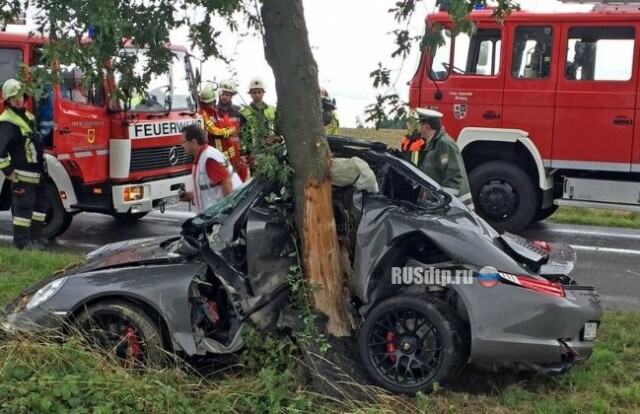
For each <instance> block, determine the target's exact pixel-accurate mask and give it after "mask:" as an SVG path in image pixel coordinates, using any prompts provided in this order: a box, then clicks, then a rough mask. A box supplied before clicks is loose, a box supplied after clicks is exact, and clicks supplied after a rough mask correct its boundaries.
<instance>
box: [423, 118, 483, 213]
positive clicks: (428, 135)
mask: <svg viewBox="0 0 640 414" xmlns="http://www.w3.org/2000/svg"><path fill="white" fill-rule="evenodd" d="M416 115H417V117H418V122H419V124H420V136H421V138H422V139H423V140H424V141H425V145H424V146H423V149H422V150H421V151H420V152H423V153H424V154H420V155H421V156H422V157H423V158H422V160H419V163H418V167H419V168H420V169H421V170H422V171H424V173H425V174H427V175H428V176H429V177H431V178H432V179H433V180H435V181H436V182H437V183H438V184H440V185H441V186H442V187H443V188H444V190H445V191H447V192H448V193H449V194H451V195H453V196H456V197H458V198H459V199H460V201H462V202H463V203H464V204H465V205H466V206H467V207H469V208H470V209H473V200H472V198H471V192H470V191H469V181H468V179H467V172H466V170H465V167H464V162H463V160H462V155H461V154H460V150H459V149H458V145H457V144H456V142H455V141H454V140H453V139H452V138H451V137H450V136H449V135H448V134H447V132H446V131H445V129H444V127H443V126H442V113H440V112H438V111H434V110H432V109H424V108H418V109H416Z"/></svg>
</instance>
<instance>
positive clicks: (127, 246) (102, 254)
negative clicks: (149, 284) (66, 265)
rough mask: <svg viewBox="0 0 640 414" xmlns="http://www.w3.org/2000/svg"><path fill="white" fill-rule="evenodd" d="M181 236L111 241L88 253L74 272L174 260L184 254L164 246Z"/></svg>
mask: <svg viewBox="0 0 640 414" xmlns="http://www.w3.org/2000/svg"><path fill="white" fill-rule="evenodd" d="M179 238H180V236H179V235H175V236H171V237H167V236H161V237H148V238H142V239H133V240H126V241H122V242H117V243H110V244H107V245H105V246H103V247H101V248H99V249H97V250H94V251H92V252H90V253H89V254H87V256H86V258H85V260H84V262H83V263H82V264H81V265H80V266H78V267H77V268H75V269H74V270H75V271H74V273H85V272H91V271H95V270H100V269H107V268H112V267H121V266H123V265H140V264H149V263H164V262H167V261H174V260H176V259H180V258H181V257H182V256H181V255H180V254H177V253H172V252H170V251H169V250H168V249H166V248H165V247H164V246H166V244H167V243H168V242H170V241H173V240H177V239H179Z"/></svg>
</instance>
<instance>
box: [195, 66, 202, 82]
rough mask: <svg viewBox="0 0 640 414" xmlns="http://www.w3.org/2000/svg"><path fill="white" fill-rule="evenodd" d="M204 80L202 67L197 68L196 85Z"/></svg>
mask: <svg viewBox="0 0 640 414" xmlns="http://www.w3.org/2000/svg"><path fill="white" fill-rule="evenodd" d="M201 82H202V75H201V74H200V68H196V85H200V83H201Z"/></svg>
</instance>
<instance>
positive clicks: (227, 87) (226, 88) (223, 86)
mask: <svg viewBox="0 0 640 414" xmlns="http://www.w3.org/2000/svg"><path fill="white" fill-rule="evenodd" d="M222 92H229V93H230V94H232V95H235V94H236V93H237V91H236V86H235V85H234V84H233V82H232V81H230V80H224V81H222V82H220V93H222Z"/></svg>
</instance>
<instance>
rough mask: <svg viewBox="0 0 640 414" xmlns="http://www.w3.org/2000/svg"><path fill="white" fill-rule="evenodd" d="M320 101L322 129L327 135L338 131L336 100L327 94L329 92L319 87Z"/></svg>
mask: <svg viewBox="0 0 640 414" xmlns="http://www.w3.org/2000/svg"><path fill="white" fill-rule="evenodd" d="M320 101H321V102H322V122H323V124H324V130H325V132H326V133H327V134H328V135H334V134H337V133H338V128H340V121H339V120H338V114H337V113H336V109H337V107H336V100H335V98H334V99H332V98H331V97H330V96H329V92H327V90H326V89H325V88H320Z"/></svg>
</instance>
